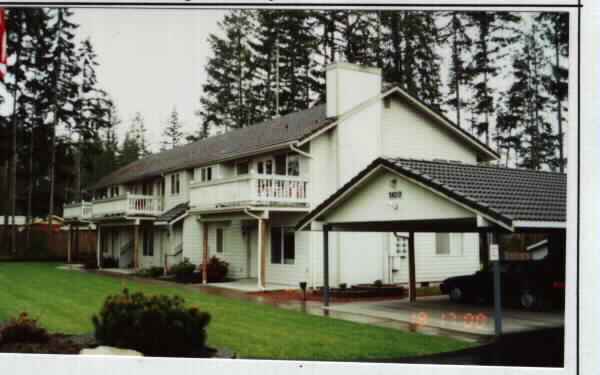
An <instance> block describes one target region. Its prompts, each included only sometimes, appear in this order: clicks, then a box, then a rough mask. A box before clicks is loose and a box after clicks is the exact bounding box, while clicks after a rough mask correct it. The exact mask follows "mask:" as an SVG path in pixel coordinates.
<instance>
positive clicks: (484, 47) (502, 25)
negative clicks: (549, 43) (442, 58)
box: [466, 12, 520, 146]
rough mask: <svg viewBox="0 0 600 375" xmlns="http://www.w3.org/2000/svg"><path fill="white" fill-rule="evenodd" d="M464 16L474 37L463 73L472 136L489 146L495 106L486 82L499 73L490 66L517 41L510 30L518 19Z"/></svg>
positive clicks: (504, 15) (479, 14)
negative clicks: (468, 87)
mask: <svg viewBox="0 0 600 375" xmlns="http://www.w3.org/2000/svg"><path fill="white" fill-rule="evenodd" d="M466 14H467V17H468V19H469V22H471V23H472V25H473V28H474V29H475V32H476V35H477V36H476V37H475V38H474V40H473V52H472V53H473V57H472V61H471V63H470V64H469V68H468V69H467V70H466V73H467V79H468V81H469V82H470V83H471V89H472V90H473V92H474V93H473V97H472V98H471V100H472V104H471V108H472V111H473V118H474V119H475V122H474V123H473V124H472V125H473V127H474V129H473V130H474V131H475V133H476V134H477V135H478V136H482V137H484V139H485V143H486V144H487V145H488V146H491V140H492V137H494V135H493V129H492V122H493V120H494V118H493V117H494V111H495V110H496V105H495V101H494V92H495V90H494V88H493V86H492V85H491V84H490V81H491V80H492V79H494V78H496V77H497V76H498V74H499V73H500V71H499V69H500V67H499V66H498V65H496V64H494V62H495V61H502V59H503V58H504V57H505V54H506V48H507V47H508V46H509V45H510V44H512V43H514V42H515V41H516V40H517V35H516V34H515V33H514V27H515V25H516V23H518V22H519V21H520V17H519V16H517V15H516V14H514V13H501V12H469V13H466Z"/></svg>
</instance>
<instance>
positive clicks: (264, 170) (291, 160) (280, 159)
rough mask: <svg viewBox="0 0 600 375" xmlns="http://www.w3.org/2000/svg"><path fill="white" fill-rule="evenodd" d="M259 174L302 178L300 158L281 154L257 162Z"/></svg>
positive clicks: (294, 155)
mask: <svg viewBox="0 0 600 375" xmlns="http://www.w3.org/2000/svg"><path fill="white" fill-rule="evenodd" d="M256 169H257V172H258V174H268V175H271V174H276V175H280V176H300V156H299V155H298V154H293V153H289V154H279V155H275V156H273V157H269V158H266V159H261V160H259V161H258V162H257V165H256Z"/></svg>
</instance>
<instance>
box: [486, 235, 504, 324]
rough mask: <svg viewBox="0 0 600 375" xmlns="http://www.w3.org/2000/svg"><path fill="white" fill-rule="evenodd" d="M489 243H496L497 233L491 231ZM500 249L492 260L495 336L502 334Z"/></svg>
mask: <svg viewBox="0 0 600 375" xmlns="http://www.w3.org/2000/svg"><path fill="white" fill-rule="evenodd" d="M489 237H490V238H489V243H490V245H491V244H495V245H498V243H499V241H498V233H497V232H492V233H490V236H489ZM501 253H502V251H500V249H498V256H499V257H498V260H496V261H494V265H493V267H494V269H493V272H494V333H495V334H496V336H500V335H502V274H501V272H500V261H501V259H502V256H501Z"/></svg>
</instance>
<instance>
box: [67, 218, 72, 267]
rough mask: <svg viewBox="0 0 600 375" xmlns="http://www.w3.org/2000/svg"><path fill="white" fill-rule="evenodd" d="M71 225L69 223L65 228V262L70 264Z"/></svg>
mask: <svg viewBox="0 0 600 375" xmlns="http://www.w3.org/2000/svg"><path fill="white" fill-rule="evenodd" d="M71 227H72V225H71V224H69V229H68V230H67V264H71V235H72V234H73V233H72V232H71Z"/></svg>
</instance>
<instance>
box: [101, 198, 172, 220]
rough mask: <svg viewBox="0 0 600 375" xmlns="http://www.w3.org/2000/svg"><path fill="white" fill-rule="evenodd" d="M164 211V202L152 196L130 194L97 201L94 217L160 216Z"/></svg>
mask: <svg viewBox="0 0 600 375" xmlns="http://www.w3.org/2000/svg"><path fill="white" fill-rule="evenodd" d="M162 211H163V204H162V200H161V199H159V198H157V197H153V196H151V195H138V194H129V193H127V194H126V195H122V196H119V197H115V198H108V199H102V200H95V201H94V202H93V217H94V218H101V217H110V216H159V215H160V214H161V213H162Z"/></svg>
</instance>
